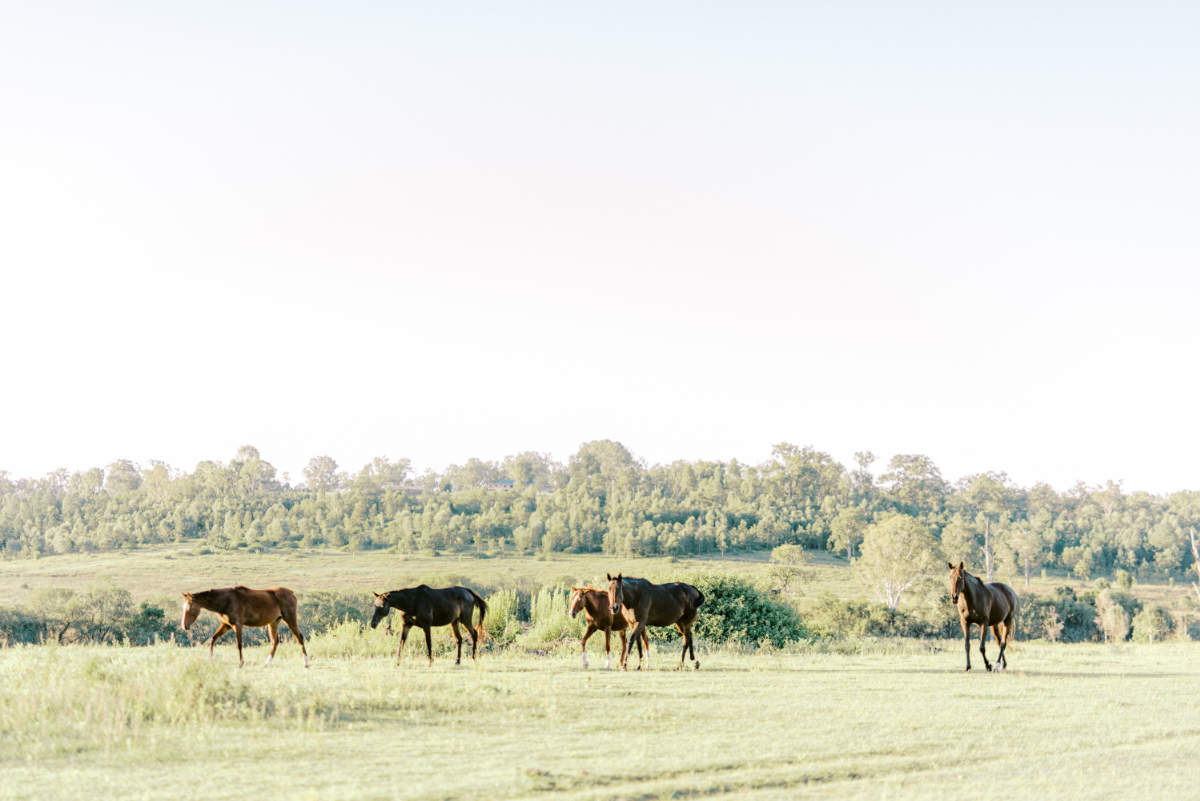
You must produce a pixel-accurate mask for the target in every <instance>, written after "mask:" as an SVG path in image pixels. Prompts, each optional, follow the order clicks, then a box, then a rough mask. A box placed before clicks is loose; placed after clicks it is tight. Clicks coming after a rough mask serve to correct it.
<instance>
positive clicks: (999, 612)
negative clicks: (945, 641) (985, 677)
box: [946, 562, 1017, 671]
mask: <svg viewBox="0 0 1200 801" xmlns="http://www.w3.org/2000/svg"><path fill="white" fill-rule="evenodd" d="M946 566H947V567H948V568H950V600H951V601H952V602H953V603H954V604H955V605H956V606H957V607H958V622H959V623H960V624H961V625H962V633H963V649H964V650H965V651H966V653H967V670H970V669H971V624H972V623H977V624H978V625H979V654H980V655H981V656H982V657H983V665H984V667H986V668H987V669H988V670H989V671H990V670H991V669H992V666H991V665H990V664H989V663H988V658H987V653H986V652H985V651H984V650H983V646H984V643H986V642H987V630H988V626H991V627H992V633H993V634H995V635H996V642H998V643H1000V655H999V656H998V657H996V665H997V666H998V667H1001V668H1004V669H1007V668H1008V659H1007V658H1005V656H1004V649H1005V647H1006V646H1007V645H1008V644H1009V643H1010V642H1012V638H1013V635H1014V634H1016V630H1017V625H1016V619H1017V594H1016V593H1015V592H1013V588H1012V587H1010V586H1008V585H1007V584H1001V583H1000V582H998V581H994V582H992V583H991V584H984V583H983V581H981V580H980V579H979V577H978V576H972V575H971V574H970V573H968V572H967V571H966V570H964V569H963V563H962V562H959V563H958V567H955V566H954V565H953V564H951V563H950V562H947V563H946Z"/></svg>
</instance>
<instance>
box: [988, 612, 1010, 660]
mask: <svg viewBox="0 0 1200 801" xmlns="http://www.w3.org/2000/svg"><path fill="white" fill-rule="evenodd" d="M1009 631H1010V629H1009V626H1008V624H1007V623H1005V622H1003V621H1001V622H999V623H997V624H996V625H994V626H992V634H995V635H996V642H998V643H1000V656H998V657H996V667H998V668H1002V669H1004V670H1008V659H1007V658H1006V657H1005V656H1004V648H1005V646H1007V645H1008V637H1009Z"/></svg>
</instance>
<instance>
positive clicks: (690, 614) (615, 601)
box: [608, 573, 704, 670]
mask: <svg viewBox="0 0 1200 801" xmlns="http://www.w3.org/2000/svg"><path fill="white" fill-rule="evenodd" d="M608 600H609V603H610V604H611V605H612V614H613V616H614V617H615V616H617V615H619V614H621V613H622V607H624V610H625V611H624V615H625V617H626V619H627V620H630V621H631V622H633V623H635V624H636V625H634V628H633V633H632V634H630V635H629V643H628V644H627V645H626V646H625V648H623V649H622V653H621V669H622V670H627V669H628V660H629V649H630V648H632V647H633V643H635V642H637V641H638V638H639V637H641V636H643V635H645V633H646V626H675V627H676V628H678V629H679V633H680V634H682V635H683V653H682V654H680V656H679V669H682V668H683V665H684V660H685V659H686V658H687V655H688V652H689V651H690V652H691V656H692V665H693V666H694V667H695V668H696V670H699V669H700V663H699V662H697V661H696V648H695V643H694V639H693V637H692V623H694V622H695V620H696V614H697V612H698V611H699V609H700V605H701V604H702V603H704V593H702V592H700V590H698V589H696V588H695V587H693V586H692V585H691V584H684V583H683V582H680V581H675V582H671V583H670V584H651V583H650V582H649V581H646V579H643V578H628V577H625V576H622V575H621V574H620V573H618V574H617V575H616V576H612V575H609V576H608Z"/></svg>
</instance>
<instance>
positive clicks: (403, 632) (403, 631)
mask: <svg viewBox="0 0 1200 801" xmlns="http://www.w3.org/2000/svg"><path fill="white" fill-rule="evenodd" d="M411 628H412V623H409V622H408V621H407V620H405V621H404V625H403V626H401V627H400V647H399V648H397V649H396V664H397V665H399V664H400V654H402V653H404V642H405V640H407V639H408V630H409V629H411Z"/></svg>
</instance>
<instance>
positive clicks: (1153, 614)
mask: <svg viewBox="0 0 1200 801" xmlns="http://www.w3.org/2000/svg"><path fill="white" fill-rule="evenodd" d="M1173 628H1174V623H1173V621H1172V620H1171V615H1170V614H1168V613H1167V610H1166V609H1163V608H1162V607H1161V606H1158V605H1155V606H1147V607H1144V608H1143V609H1142V611H1140V612H1138V613H1137V615H1135V616H1134V618H1133V639H1135V640H1137V641H1138V642H1148V643H1153V642H1154V641H1155V640H1161V639H1163V638H1164V637H1166V636H1167V635H1168V634H1170V633H1171V630H1172V629H1173Z"/></svg>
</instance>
